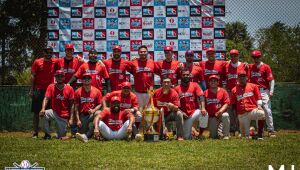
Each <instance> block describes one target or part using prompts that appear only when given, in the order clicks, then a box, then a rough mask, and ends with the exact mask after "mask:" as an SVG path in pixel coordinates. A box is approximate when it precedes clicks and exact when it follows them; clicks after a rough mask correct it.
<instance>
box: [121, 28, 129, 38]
mask: <svg viewBox="0 0 300 170" xmlns="http://www.w3.org/2000/svg"><path fill="white" fill-rule="evenodd" d="M119 40H130V29H119Z"/></svg>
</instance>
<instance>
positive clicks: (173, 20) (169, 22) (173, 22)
mask: <svg viewBox="0 0 300 170" xmlns="http://www.w3.org/2000/svg"><path fill="white" fill-rule="evenodd" d="M166 28H178V22H177V17H167V18H166Z"/></svg>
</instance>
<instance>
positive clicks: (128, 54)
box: [121, 52, 130, 60]
mask: <svg viewBox="0 0 300 170" xmlns="http://www.w3.org/2000/svg"><path fill="white" fill-rule="evenodd" d="M121 58H123V59H124V60H130V52H122V54H121Z"/></svg>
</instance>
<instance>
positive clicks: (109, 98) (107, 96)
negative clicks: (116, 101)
mask: <svg viewBox="0 0 300 170" xmlns="http://www.w3.org/2000/svg"><path fill="white" fill-rule="evenodd" d="M111 97H112V95H111V93H107V94H106V95H105V96H104V100H106V101H107V102H108V103H110V100H111Z"/></svg>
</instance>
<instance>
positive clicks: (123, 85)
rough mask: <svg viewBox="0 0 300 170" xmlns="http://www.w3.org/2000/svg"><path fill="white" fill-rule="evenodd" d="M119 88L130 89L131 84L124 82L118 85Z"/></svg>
mask: <svg viewBox="0 0 300 170" xmlns="http://www.w3.org/2000/svg"><path fill="white" fill-rule="evenodd" d="M120 87H121V88H124V87H129V88H131V83H130V82H128V81H125V82H123V83H121V84H120Z"/></svg>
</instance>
